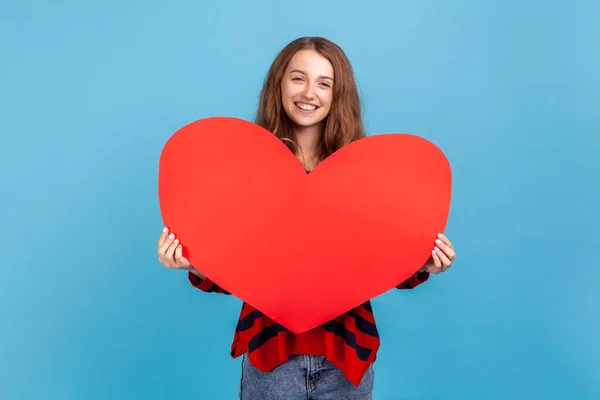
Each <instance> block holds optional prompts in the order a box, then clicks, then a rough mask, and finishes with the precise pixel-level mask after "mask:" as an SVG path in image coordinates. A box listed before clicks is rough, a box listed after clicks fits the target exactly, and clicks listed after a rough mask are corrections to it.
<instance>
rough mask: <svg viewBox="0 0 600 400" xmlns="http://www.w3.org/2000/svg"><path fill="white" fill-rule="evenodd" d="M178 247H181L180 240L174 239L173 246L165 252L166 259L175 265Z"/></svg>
mask: <svg viewBox="0 0 600 400" xmlns="http://www.w3.org/2000/svg"><path fill="white" fill-rule="evenodd" d="M177 246H179V239H174V240H173V241H171V244H170V245H169V247H168V248H167V250H166V251H165V258H167V259H168V260H169V261H170V262H172V263H173V264H175V261H176V260H175V249H177Z"/></svg>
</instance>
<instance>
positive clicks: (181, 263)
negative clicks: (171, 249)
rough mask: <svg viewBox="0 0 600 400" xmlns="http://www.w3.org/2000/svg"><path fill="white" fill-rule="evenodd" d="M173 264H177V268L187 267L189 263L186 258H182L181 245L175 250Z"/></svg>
mask: <svg viewBox="0 0 600 400" xmlns="http://www.w3.org/2000/svg"><path fill="white" fill-rule="evenodd" d="M175 263H176V264H177V266H178V267H187V266H189V262H188V260H187V258H185V257H184V256H183V247H182V246H181V245H178V246H177V247H176V248H175Z"/></svg>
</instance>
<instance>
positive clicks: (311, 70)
mask: <svg viewBox="0 0 600 400" xmlns="http://www.w3.org/2000/svg"><path fill="white" fill-rule="evenodd" d="M287 70H288V71H292V70H300V71H304V72H305V73H306V74H308V75H315V76H319V75H326V76H331V77H333V66H332V65H331V63H330V62H329V60H327V59H326V58H325V57H323V56H322V55H320V54H319V53H317V52H316V51H314V50H300V51H298V52H297V53H296V54H294V56H293V57H292V59H291V60H290V63H289V64H288V67H287Z"/></svg>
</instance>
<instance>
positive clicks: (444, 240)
mask: <svg viewBox="0 0 600 400" xmlns="http://www.w3.org/2000/svg"><path fill="white" fill-rule="evenodd" d="M438 239H439V240H441V241H442V242H444V243H445V244H446V245H447V246H448V247H450V248H451V249H454V245H453V244H452V242H451V241H450V239H448V237H447V236H446V235H444V234H443V233H440V234H439V235H438Z"/></svg>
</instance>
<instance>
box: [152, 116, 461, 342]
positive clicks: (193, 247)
mask: <svg viewBox="0 0 600 400" xmlns="http://www.w3.org/2000/svg"><path fill="white" fill-rule="evenodd" d="M158 189H159V201H160V208H161V212H162V216H163V221H164V223H165V226H167V227H169V228H171V231H173V232H174V233H175V234H176V235H177V237H178V238H179V239H180V240H181V243H182V244H183V245H184V246H185V249H186V250H187V253H186V254H185V255H186V256H187V258H188V260H189V261H190V262H191V264H192V265H194V266H195V267H196V268H197V269H198V270H199V271H201V272H202V273H203V274H204V275H205V276H207V277H209V278H210V279H211V280H212V281H214V282H215V283H216V284H218V285H219V286H221V287H222V288H224V289H225V290H227V291H229V292H230V293H232V294H234V295H236V296H237V297H239V298H240V299H242V300H243V301H246V302H247V303H249V304H250V305H252V306H253V307H255V308H256V309H258V310H260V311H262V312H263V313H264V314H266V315H267V316H268V317H270V318H272V319H273V320H275V321H277V322H278V323H280V324H281V325H283V326H285V327H286V328H288V329H289V330H291V331H292V332H295V333H301V332H304V331H307V330H309V329H312V328H314V327H316V326H319V325H320V324H323V323H325V322H327V321H329V320H331V319H333V318H335V317H337V316H339V315H341V314H343V313H345V312H346V311H348V310H350V309H352V308H354V307H356V306H358V305H360V304H362V303H364V302H365V301H367V300H370V299H372V298H373V297H376V296H378V295H379V294H381V293H383V292H385V291H387V290H389V289H391V288H393V287H394V286H396V285H398V284H400V283H401V282H403V281H404V280H406V279H407V278H409V277H410V276H411V275H413V274H414V273H415V272H416V271H417V270H418V269H419V268H421V266H423V264H424V263H425V262H426V261H427V259H428V258H429V257H430V256H431V250H432V249H433V246H434V241H435V238H436V235H437V233H438V232H443V231H444V228H445V225H446V221H447V217H448V213H449V208H450V197H451V171H450V165H449V163H448V160H447V159H446V157H445V156H444V154H443V153H442V152H441V151H440V149H438V148H437V147H436V146H435V145H433V144H432V143H430V142H428V141H427V140H425V139H422V138H419V137H417V136H414V135H409V134H383V135H375V136H368V137H366V138H363V139H360V140H358V141H356V142H353V143H351V144H349V145H347V146H344V147H343V148H342V149H340V150H338V151H337V152H335V153H334V154H332V155H331V156H329V157H328V158H326V159H325V160H324V161H323V162H321V163H320V164H319V165H318V166H317V167H316V168H315V169H314V170H313V171H312V172H311V173H310V174H308V175H307V174H306V172H305V171H304V169H303V167H302V165H301V164H300V163H299V162H298V159H297V158H296V157H295V156H294V155H293V154H292V152H290V151H289V149H288V148H287V147H286V146H285V145H284V144H283V142H282V141H280V140H279V139H278V138H276V137H275V135H273V134H272V133H270V132H268V131H267V130H265V129H263V128H261V127H260V126H258V125H256V124H254V123H252V122H248V121H244V120H241V119H237V118H227V117H215V118H207V119H202V120H198V121H195V122H193V123H191V124H189V125H187V126H185V127H183V128H182V129H180V130H178V131H177V132H176V133H175V134H174V135H173V136H171V138H170V139H169V140H168V141H167V143H166V144H165V146H164V149H163V151H162V154H161V157H160V165H159V185H158Z"/></svg>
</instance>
